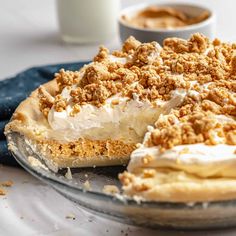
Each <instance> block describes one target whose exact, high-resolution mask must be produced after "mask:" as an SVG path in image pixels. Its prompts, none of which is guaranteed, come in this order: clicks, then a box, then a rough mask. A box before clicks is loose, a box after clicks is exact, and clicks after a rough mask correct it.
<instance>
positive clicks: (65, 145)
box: [6, 33, 236, 202]
mask: <svg viewBox="0 0 236 236" xmlns="http://www.w3.org/2000/svg"><path fill="white" fill-rule="evenodd" d="M235 53H236V44H229V43H222V42H220V40H218V39H215V40H213V41H210V40H209V39H208V38H206V37H205V36H203V35H201V34H199V33H196V34H194V35H192V36H191V38H190V39H189V40H183V39H179V38H168V39H166V40H165V41H164V42H163V47H161V46H160V45H159V44H158V43H157V42H151V43H141V42H139V41H137V40H136V39H135V38H133V37H132V36H131V37H130V38H128V39H127V40H126V42H125V43H124V44H123V46H122V49H121V50H120V51H113V52H112V53H110V52H109V51H108V49H106V48H105V47H100V49H99V52H98V54H97V55H96V56H95V57H94V60H93V62H91V63H90V64H88V65H85V66H84V67H83V68H82V69H80V70H78V71H75V72H72V71H65V70H63V69H62V70H60V71H59V72H58V73H56V74H55V78H54V80H52V81H50V82H49V83H47V84H44V85H42V86H40V87H39V88H38V89H37V90H35V91H34V92H33V93H32V94H31V96H30V97H29V98H27V99H26V100H25V101H23V102H22V103H21V104H20V106H19V107H18V108H17V110H16V111H15V113H14V115H13V117H12V120H11V121H10V123H9V124H8V125H7V126H6V133H9V132H19V133H21V134H22V135H24V137H25V139H26V140H27V142H29V143H30V144H31V145H32V147H33V148H34V149H35V151H37V152H39V153H40V156H41V157H42V158H43V159H44V160H45V161H46V162H47V163H50V165H52V166H55V167H56V168H63V167H81V166H110V165H119V164H127V163H128V162H129V164H128V168H127V171H125V172H124V173H121V174H120V175H119V178H120V180H121V182H122V184H123V190H124V194H125V195H127V196H129V197H137V196H138V197H140V198H141V199H143V200H154V201H173V202H189V201H214V200H226V199H232V198H236V172H235V167H236V146H235V145H236V120H235V117H236V93H235V92H236V54H235ZM140 143H142V144H140ZM130 156H131V159H130ZM129 160H130V161H129Z"/></svg>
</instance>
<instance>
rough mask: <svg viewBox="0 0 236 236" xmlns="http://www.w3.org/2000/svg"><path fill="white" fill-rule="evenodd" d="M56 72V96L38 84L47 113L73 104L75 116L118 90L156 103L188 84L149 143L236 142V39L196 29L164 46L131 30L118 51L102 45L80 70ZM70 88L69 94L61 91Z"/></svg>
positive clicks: (43, 108) (98, 105) (153, 144)
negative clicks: (227, 40)
mask: <svg viewBox="0 0 236 236" xmlns="http://www.w3.org/2000/svg"><path fill="white" fill-rule="evenodd" d="M55 78H56V82H57V84H58V88H59V89H58V91H57V93H56V95H55V97H52V96H51V95H50V94H48V93H47V91H45V89H44V88H43V87H40V88H39V90H38V94H39V99H40V109H41V111H42V112H43V114H44V115H45V116H47V114H48V112H49V110H50V109H51V108H52V107H53V108H54V109H55V110H56V111H58V112H60V111H63V110H65V109H66V107H67V106H68V105H69V104H70V106H71V107H72V111H71V113H70V115H71V116H74V115H76V114H77V113H78V112H80V110H81V106H83V105H84V104H92V105H94V106H97V107H100V106H102V105H103V104H104V103H105V102H106V100H107V99H108V98H110V97H112V96H114V95H116V94H119V96H123V97H127V98H128V99H133V97H134V94H135V96H136V97H137V98H139V99H140V100H143V101H145V100H148V101H150V102H152V103H153V102H155V101H156V100H162V101H167V100H170V99H171V98H172V96H173V92H174V91H178V90H184V91H185V92H186V96H185V98H184V101H183V103H181V104H180V105H179V106H178V107H177V108H175V109H173V110H172V111H171V112H170V113H169V114H167V115H163V116H161V117H160V118H159V119H158V120H157V122H156V124H155V130H154V131H152V132H151V136H150V139H149V140H147V143H146V144H145V145H147V146H159V147H160V148H161V149H162V150H164V149H168V148H172V147H173V146H175V145H180V144H193V143H199V142H204V143H206V144H208V145H215V144H218V143H225V144H229V145H235V144H236V129H235V128H236V121H235V116H236V94H235V92H236V44H230V43H222V42H221V41H220V40H218V39H215V40H213V41H212V42H211V41H210V40H209V39H208V38H206V37H205V36H203V35H201V34H199V33H196V34H194V35H192V36H191V38H190V39H189V40H184V39H179V38H168V39H166V40H164V43H163V47H161V46H160V45H159V44H158V43H156V42H150V43H141V42H139V41H137V40H136V39H135V38H134V37H132V36H131V37H130V38H128V39H127V40H126V42H125V43H124V45H123V46H122V49H121V50H120V51H114V52H112V53H110V52H109V50H108V49H106V48H105V47H104V46H102V47H100V49H99V52H98V54H97V55H96V56H95V57H94V61H93V62H92V63H90V64H89V65H86V66H84V67H83V68H82V69H81V70H80V71H75V72H72V71H65V70H63V69H62V70H60V71H59V73H56V74H55ZM66 88H67V91H69V94H68V96H69V99H67V98H65V96H63V94H62V93H63V92H64V90H65V89H66ZM117 104H119V101H113V102H112V104H111V106H116V105H117ZM222 116H224V117H225V119H226V120H224V121H223V120H222V119H221V117H222Z"/></svg>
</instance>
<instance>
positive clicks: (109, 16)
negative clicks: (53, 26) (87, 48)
mask: <svg viewBox="0 0 236 236" xmlns="http://www.w3.org/2000/svg"><path fill="white" fill-rule="evenodd" d="M119 10H120V0H57V13H58V22H59V29H60V33H61V37H62V39H63V40H64V41H65V42H70V43H95V42H103V41H107V40H111V39H112V38H113V37H114V36H115V35H116V33H117V28H118V27H117V24H118V23H117V17H118V13H119Z"/></svg>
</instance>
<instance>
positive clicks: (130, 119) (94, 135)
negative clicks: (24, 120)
mask: <svg viewBox="0 0 236 236" xmlns="http://www.w3.org/2000/svg"><path fill="white" fill-rule="evenodd" d="M65 90H66V89H64V91H63V93H62V96H64V97H65V98H66V97H67V96H68V94H69V91H65ZM185 95H186V93H185V92H184V91H182V90H180V91H176V92H175V93H173V95H172V99H170V100H169V101H162V100H157V101H156V102H155V103H151V102H149V101H140V100H139V99H138V97H137V96H135V94H133V99H129V98H127V97H120V96H119V95H115V96H113V97H111V98H109V99H107V101H106V103H105V104H104V105H103V106H101V107H96V106H94V105H91V104H86V105H82V106H81V110H80V112H79V113H77V114H76V115H75V116H70V112H71V110H72V106H70V105H69V106H67V108H66V110H64V111H62V112H56V111H55V110H54V109H53V108H52V109H51V110H50V112H49V114H48V122H49V124H50V126H51V128H52V129H53V130H57V131H58V132H57V135H56V136H55V137H54V138H55V139H57V140H60V139H61V140H64V141H70V140H75V139H78V138H80V137H83V138H89V139H99V140H100V139H119V140H123V141H126V142H135V143H136V142H141V141H142V139H143V136H144V134H145V132H146V129H147V126H148V125H153V124H154V123H155V121H156V120H157V118H158V117H159V115H160V114H161V113H167V112H169V111H170V110H171V109H172V108H173V107H176V106H178V105H179V104H180V103H181V102H182V101H183V99H184V97H185ZM67 98H68V97H67ZM68 99H69V98H68ZM113 101H119V104H117V105H112V104H113ZM52 135H53V134H52Z"/></svg>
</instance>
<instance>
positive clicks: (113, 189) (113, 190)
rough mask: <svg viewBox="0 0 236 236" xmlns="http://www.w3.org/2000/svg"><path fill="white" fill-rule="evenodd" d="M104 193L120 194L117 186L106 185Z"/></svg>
mask: <svg viewBox="0 0 236 236" xmlns="http://www.w3.org/2000/svg"><path fill="white" fill-rule="evenodd" d="M102 191H103V192H104V193H106V194H111V195H114V194H118V193H120V190H119V188H118V187H117V186H115V185H104V187H103V190H102Z"/></svg>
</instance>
